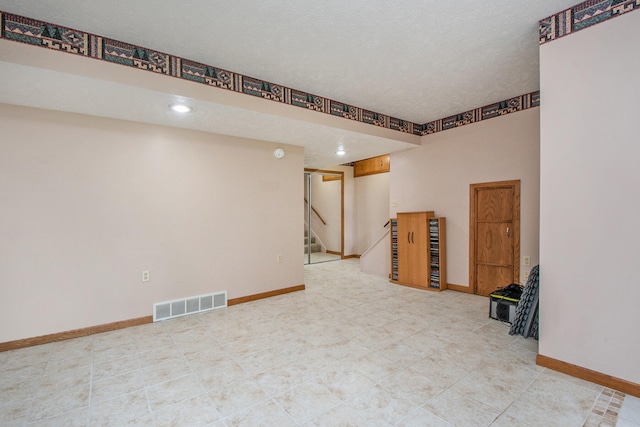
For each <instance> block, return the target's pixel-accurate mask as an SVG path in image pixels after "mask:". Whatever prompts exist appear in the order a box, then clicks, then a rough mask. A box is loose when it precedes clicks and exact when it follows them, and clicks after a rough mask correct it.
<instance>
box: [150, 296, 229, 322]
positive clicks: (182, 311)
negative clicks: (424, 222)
mask: <svg viewBox="0 0 640 427" xmlns="http://www.w3.org/2000/svg"><path fill="white" fill-rule="evenodd" d="M226 306H227V291H222V292H216V293H214V294H208V295H200V296H197V297H189V298H184V299H177V300H174V301H165V302H158V303H155V304H153V321H154V322H158V321H160V320H167V319H173V318H174V317H180V316H185V315H187V314H193V313H202V312H203V311H209V310H213V309H216V308H222V307H226Z"/></svg>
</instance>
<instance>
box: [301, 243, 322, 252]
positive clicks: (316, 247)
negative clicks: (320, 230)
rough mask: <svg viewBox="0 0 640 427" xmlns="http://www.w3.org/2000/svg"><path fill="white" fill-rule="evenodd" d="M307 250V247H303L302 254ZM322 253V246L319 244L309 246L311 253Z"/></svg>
mask: <svg viewBox="0 0 640 427" xmlns="http://www.w3.org/2000/svg"><path fill="white" fill-rule="evenodd" d="M307 249H309V247H308V246H307V245H306V244H305V245H304V253H305V254H306V253H307ZM320 251H322V246H320V243H312V244H311V253H314V252H320Z"/></svg>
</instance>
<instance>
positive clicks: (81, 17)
mask: <svg viewBox="0 0 640 427" xmlns="http://www.w3.org/2000/svg"><path fill="white" fill-rule="evenodd" d="M575 3H577V2H576V0H569V1H567V0H536V1H517V0H486V1H477V0H466V1H455V2H453V1H425V0H406V1H400V0H395V1H388V0H385V1H381V0H367V1H362V0H352V1H348V2H346V1H344V0H340V1H338V0H324V1H313V2H312V1H296V2H291V1H288V0H287V1H284V0H269V1H258V0H250V1H238V0H217V1H211V0H189V1H182V2H176V1H167V0H136V1H130V0H112V1H109V2H98V1H86V0H83V1H81V0H56V1H42V0H38V1H29V0H23V1H20V2H16V1H15V0H0V10H3V11H5V12H10V13H15V14H19V15H23V16H27V17H31V18H34V19H40V20H44V21H48V22H52V23H54V24H58V25H63V26H67V27H70V28H75V29H79V30H83V31H89V32H92V33H94V34H98V35H102V36H105V37H110V38H114V39H117V40H121V41H126V42H129V43H132V44H136V45H139V46H143V47H147V48H151V49H155V50H159V51H162V52H167V53H170V54H175V55H178V56H181V57H183V58H188V59H192V60H195V61H198V62H202V63H205V64H211V65H215V66H217V67H220V68H224V69H228V70H231V71H235V72H238V73H242V74H244V75H247V76H251V77H256V78H259V79H264V80H267V81H270V82H274V83H278V84H282V85H285V86H288V87H292V88H295V89H300V90H303V91H306V92H310V93H314V94H317V95H320V96H324V97H328V98H331V99H335V100H338V101H342V102H345V103H348V104H352V105H357V106H359V107H362V108H365V109H368V110H372V111H376V112H379V113H383V114H388V115H391V116H393V117H398V118H401V119H405V120H410V121H413V122H416V123H425V122H428V121H431V120H435V119H440V118H443V117H447V116H450V115H452V114H456V113H459V112H462V111H466V110H469V109H471V108H476V107H481V106H484V105H487V104H491V103H494V102H497V101H500V100H503V99H508V98H510V97H514V96H518V95H521V94H524V93H529V92H533V91H535V90H538V89H539V66H538V20H540V19H542V18H544V17H546V16H549V15H551V14H553V13H556V12H558V11H561V10H563V9H566V8H568V7H570V6H572V5H574V4H575ZM3 59H4V58H2V57H0V61H2V60H3ZM14 71H16V70H11V69H10V67H9V68H8V69H7V68H6V67H5V69H4V71H2V73H3V74H4V75H5V76H8V75H9V74H11V73H12V72H14ZM52 78H53V77H52ZM92 83H93V84H94V86H99V85H100V83H101V82H92ZM105 84H107V85H108V83H105ZM43 90H44V89H43ZM94 90H98V89H97V88H96V89H94ZM143 95H144V94H142V93H141V94H140V96H143ZM543 96H544V95H543ZM0 101H1V102H7V103H12V102H14V103H21V104H29V103H31V104H33V105H34V106H39V105H37V102H35V101H18V100H16V99H13V98H9V97H8V96H4V97H2V98H1V99H0ZM78 102H80V101H78ZM542 102H544V99H543V100H542ZM71 103H73V102H71ZM40 106H41V107H43V108H50V107H47V106H44V105H40ZM85 107H86V106H83V108H85ZM99 107H100V108H101V109H103V110H105V109H107V110H108V109H109V108H108V106H104V105H100V106H99ZM202 107H203V108H205V107H206V108H211V109H215V108H228V107H221V106H215V105H207V106H202ZM116 108H117V107H116ZM83 111H85V112H88V113H90V114H92V112H91V110H87V109H86V108H85V109H84V110H83ZM212 111H213V110H212ZM95 114H97V115H104V116H108V117H112V116H114V114H115V112H112V113H108V112H98V111H96V112H95ZM234 114H237V115H238V117H241V116H242V114H243V112H242V111H240V112H238V111H236V112H234ZM246 114H247V119H249V120H254V122H255V123H256V124H261V123H262V122H264V121H267V120H268V119H273V117H269V118H263V119H262V120H261V119H259V118H256V117H254V116H255V115H256V114H257V113H255V112H246ZM129 117H130V118H131V117H133V118H134V119H135V120H139V121H147V122H152V123H153V122H162V121H161V120H160V119H158V118H157V117H156V119H158V120H155V121H154V120H153V119H150V118H148V117H146V118H145V117H140V118H138V117H137V116H136V115H135V114H133V115H130V116H129ZM195 122H196V121H194V125H193V126H191V125H189V126H184V127H193V128H197V129H201V130H208V131H215V132H218V133H227V134H232V135H239V133H238V131H237V130H234V129H233V126H230V128H229V130H225V129H224V126H215V127H213V128H211V129H208V128H207V129H203V128H202V126H200V127H198V126H196V125H195ZM301 126H302V125H301ZM300 132H301V133H297V132H296V134H295V138H292V137H290V138H289V139H287V138H282V137H281V135H279V134H278V132H277V131H272V132H270V133H272V134H273V135H268V138H272V140H276V141H281V142H285V143H291V141H290V139H297V140H298V143H297V145H305V147H307V146H306V142H305V140H306V139H313V140H315V141H316V143H318V144H320V145H319V146H317V147H315V148H314V150H315V151H318V150H320V151H322V150H323V141H324V147H325V148H324V150H328V151H327V153H326V154H327V155H328V154H329V151H331V152H332V153H331V154H333V151H334V150H335V145H336V143H338V141H339V140H340V138H341V137H342V138H343V140H344V139H345V137H347V138H346V139H349V138H348V137H349V135H347V134H344V135H343V133H344V132H343V131H335V130H333V131H331V130H325V131H322V130H321V129H320V128H318V127H317V126H316V127H315V128H314V126H311V129H310V133H308V134H305V131H304V129H301V130H300ZM268 133H269V132H268ZM318 135H321V137H320V138H321V139H322V138H326V140H324V139H323V141H318ZM239 136H249V137H252V136H251V135H239ZM351 137H352V138H351V139H353V140H354V141H356V140H357V139H358V138H357V137H355V136H353V135H351ZM369 138H374V137H371V136H366V135H365V136H362V139H360V140H358V141H359V142H358V144H359V145H366V143H367V141H368V140H369ZM263 139H267V138H263ZM379 142H380V141H379ZM390 142H391V140H390ZM372 144H373V143H372ZM373 145H376V150H368V151H367V150H360V151H359V154H358V156H360V155H375V154H376V153H377V152H384V151H385V150H384V149H382V151H380V149H381V148H380V147H378V145H379V144H373ZM408 146H409V145H407V144H406V143H401V144H400V143H399V144H396V145H395V146H390V147H389V150H386V151H393V150H397V149H400V148H406V147H408ZM345 148H346V147H345ZM374 151H375V152H374ZM309 154H310V153H309ZM316 157H317V158H316V160H313V159H311V158H306V159H305V162H306V163H307V165H308V166H320V164H319V163H321V162H328V161H330V160H329V159H328V158H324V157H323V156H322V155H319V157H318V156H316ZM320 157H322V160H319V159H320ZM352 159H355V157H354V156H352ZM332 162H333V163H336V162H335V161H333V160H332Z"/></svg>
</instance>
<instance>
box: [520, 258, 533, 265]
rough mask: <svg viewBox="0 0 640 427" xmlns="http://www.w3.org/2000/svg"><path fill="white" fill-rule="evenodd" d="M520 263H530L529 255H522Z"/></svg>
mask: <svg viewBox="0 0 640 427" xmlns="http://www.w3.org/2000/svg"><path fill="white" fill-rule="evenodd" d="M522 265H531V257H530V256H524V257H522Z"/></svg>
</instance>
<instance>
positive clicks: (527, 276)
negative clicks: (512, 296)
mask: <svg viewBox="0 0 640 427" xmlns="http://www.w3.org/2000/svg"><path fill="white" fill-rule="evenodd" d="M522 278H523V279H524V282H525V283H527V280H529V270H524V271H523V272H522Z"/></svg>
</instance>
